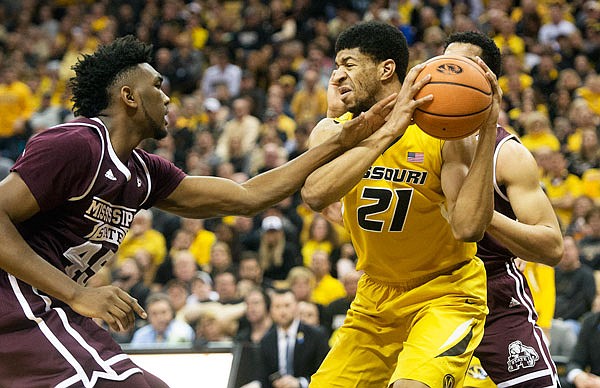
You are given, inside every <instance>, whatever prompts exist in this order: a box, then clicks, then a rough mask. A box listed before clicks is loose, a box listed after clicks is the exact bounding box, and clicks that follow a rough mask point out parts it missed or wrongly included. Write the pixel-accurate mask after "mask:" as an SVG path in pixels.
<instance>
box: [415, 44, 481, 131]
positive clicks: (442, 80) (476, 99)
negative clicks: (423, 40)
mask: <svg viewBox="0 0 600 388" xmlns="http://www.w3.org/2000/svg"><path fill="white" fill-rule="evenodd" d="M427 74H431V81H430V82H429V83H428V84H426V85H425V86H424V87H423V88H422V89H421V90H420V91H419V92H418V93H417V94H416V95H415V97H414V98H415V100H416V99H419V98H421V97H424V96H426V95H428V94H432V95H433V100H432V101H430V102H427V103H426V104H424V105H421V106H420V107H418V108H417V109H416V110H415V112H414V114H413V119H414V121H415V123H416V124H417V125H418V126H419V128H421V130H423V131H424V132H426V133H428V134H429V135H431V136H433V137H437V138H439V139H449V140H455V139H462V138H464V137H467V136H469V135H471V134H473V133H474V132H476V131H477V130H478V129H479V128H480V127H481V125H482V124H483V122H484V121H485V119H486V117H487V115H488V112H489V110H490V108H491V106H492V86H491V84H490V82H489V81H488V79H487V78H486V76H485V73H484V71H483V69H482V68H481V67H480V66H479V65H478V64H477V63H476V62H474V61H473V60H471V59H469V58H467V57H462V56H458V55H440V56H437V57H434V58H431V59H430V60H428V61H427V62H426V66H425V67H424V68H423V70H422V71H421V73H419V75H418V76H417V80H419V79H421V78H423V77H425V76H426V75H427Z"/></svg>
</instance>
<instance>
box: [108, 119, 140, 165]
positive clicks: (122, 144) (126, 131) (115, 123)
mask: <svg viewBox="0 0 600 388" xmlns="http://www.w3.org/2000/svg"><path fill="white" fill-rule="evenodd" d="M102 121H103V122H104V124H105V125H106V128H107V129H108V133H109V136H110V143H111V144H112V146H113V149H114V151H115V153H116V154H117V157H118V158H119V160H121V161H122V162H123V163H125V162H126V161H127V160H128V159H129V157H130V156H131V152H132V151H133V150H134V148H135V147H137V146H138V144H139V143H140V142H141V141H142V139H141V137H140V135H139V133H138V132H137V131H136V130H134V129H133V128H136V126H135V124H134V123H132V122H131V120H127V119H123V118H120V117H119V116H112V115H107V116H104V117H103V118H102Z"/></svg>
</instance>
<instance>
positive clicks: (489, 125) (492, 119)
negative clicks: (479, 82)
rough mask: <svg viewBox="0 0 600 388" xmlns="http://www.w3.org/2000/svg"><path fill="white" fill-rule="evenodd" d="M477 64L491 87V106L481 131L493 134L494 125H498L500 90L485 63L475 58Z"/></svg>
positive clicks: (493, 75)
mask: <svg viewBox="0 0 600 388" xmlns="http://www.w3.org/2000/svg"><path fill="white" fill-rule="evenodd" d="M477 63H478V64H479V66H481V67H482V68H483V70H484V71H485V76H486V78H487V79H488V81H490V84H491V85H492V106H491V109H490V113H489V115H488V117H487V119H486V121H485V124H484V125H483V127H482V129H484V130H485V129H487V130H489V131H493V133H496V124H497V123H498V116H499V114H500V105H501V104H502V89H500V86H499V85H498V78H497V77H496V75H495V74H494V73H493V72H492V71H491V70H490V68H489V67H488V66H487V65H486V64H485V62H484V61H483V60H482V59H481V58H479V57H477Z"/></svg>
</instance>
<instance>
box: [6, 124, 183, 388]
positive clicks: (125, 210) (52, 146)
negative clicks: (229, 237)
mask: <svg viewBox="0 0 600 388" xmlns="http://www.w3.org/2000/svg"><path fill="white" fill-rule="evenodd" d="M12 171H14V172H16V173H18V174H19V175H20V177H21V178H22V179H23V181H24V182H25V184H27V186H28V187H29V189H30V191H31V192H32V193H33V195H34V197H35V198H36V200H37V202H38V204H39V206H40V212H39V213H38V214H36V215H35V216H34V217H32V218H31V219H29V220H27V221H26V222H23V223H21V224H19V225H17V228H18V229H19V232H20V233H21V235H22V236H23V238H24V239H25V240H26V241H27V243H28V244H29V245H30V246H31V247H32V248H33V249H34V250H35V251H36V252H37V253H38V254H39V255H40V256H41V257H42V258H44V259H45V260H47V261H48V262H50V263H51V264H52V265H54V266H56V267H57V268H59V269H60V270H62V271H64V272H65V273H66V274H67V275H68V276H70V277H71V278H72V279H73V280H75V281H77V282H78V283H80V284H85V283H86V282H87V280H88V279H89V278H90V277H91V276H92V275H93V274H94V273H95V272H96V271H97V270H98V269H100V268H101V267H102V266H103V265H104V264H105V263H106V262H107V260H108V259H109V258H110V257H112V255H113V254H114V253H115V252H116V251H117V249H118V247H119V244H120V243H121V241H122V240H123V237H124V236H125V234H126V233H127V231H128V230H129V227H130V225H131V221H132V220H133V216H134V214H135V213H136V212H137V210H138V209H140V208H149V207H151V206H152V205H153V204H154V203H155V202H156V201H158V200H160V199H163V198H166V197H167V196H168V195H169V194H170V193H171V192H172V191H173V190H174V189H175V187H177V185H178V184H179V183H180V182H181V180H182V179H183V178H184V177H185V174H184V173H183V171H181V170H180V169H178V168H176V167H175V166H174V165H173V164H172V163H170V162H168V161H166V160H164V159H162V158H160V157H158V156H156V155H151V154H148V153H146V152H144V151H142V150H138V149H136V150H134V151H133V153H132V154H131V156H130V157H129V159H128V160H127V161H126V162H125V163H123V162H122V161H120V160H119V159H118V158H117V156H116V154H115V151H114V149H113V148H112V145H111V143H110V139H109V134H108V131H107V129H106V127H105V126H104V124H102V122H101V121H100V120H99V119H86V118H81V119H77V120H75V121H72V122H70V123H66V124H62V125H59V126H57V127H53V128H50V129H48V130H46V131H44V132H41V133H40V134H38V135H36V136H34V137H32V138H31V139H30V141H29V142H28V143H27V146H26V148H25V151H24V153H23V154H22V155H21V157H19V159H18V160H17V162H16V163H15V165H14V166H13V168H12ZM0 300H1V301H2V302H1V303H0V344H2V345H1V346H0V386H14V387H41V386H44V387H49V386H52V387H54V386H56V387H82V386H83V387H93V386H94V385H95V384H96V382H97V381H98V380H100V379H104V380H113V381H123V380H125V379H127V378H128V377H129V376H131V375H132V374H135V373H142V371H141V369H140V368H139V367H137V366H136V365H135V364H134V363H133V362H132V361H131V360H130V359H129V357H128V356H127V355H126V354H124V353H123V351H122V350H121V348H120V346H119V345H118V344H117V343H116V342H115V341H114V340H113V339H112V338H111V335H110V333H108V332H107V331H106V330H104V329H103V328H101V327H100V326H99V325H97V324H96V323H95V322H94V321H93V320H92V319H90V318H87V317H83V316H81V315H79V314H77V313H75V312H74V311H73V310H71V308H70V307H69V306H67V305H66V304H65V303H63V302H61V301H59V300H56V299H54V298H52V297H49V296H47V295H44V294H43V293H41V292H40V291H39V290H37V289H35V288H33V287H32V286H31V285H28V284H26V283H24V282H22V281H20V280H18V279H17V278H15V277H14V276H13V275H11V274H8V273H6V272H5V271H3V270H0Z"/></svg>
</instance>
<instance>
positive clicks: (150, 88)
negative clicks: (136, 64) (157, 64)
mask: <svg viewBox="0 0 600 388" xmlns="http://www.w3.org/2000/svg"><path fill="white" fill-rule="evenodd" d="M141 67H142V70H143V73H142V77H141V81H140V94H141V102H140V106H141V109H142V112H143V115H144V121H145V124H146V125H147V127H148V129H149V130H150V133H149V134H148V136H149V137H152V138H154V139H162V138H164V137H165V136H167V124H168V123H167V113H168V110H167V106H168V104H169V102H170V99H169V97H168V96H167V95H166V94H165V93H164V92H163V90H162V81H163V78H162V76H161V75H160V73H158V72H157V71H156V70H155V69H154V68H153V67H152V66H150V65H149V64H147V63H144V64H142V65H141Z"/></svg>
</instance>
